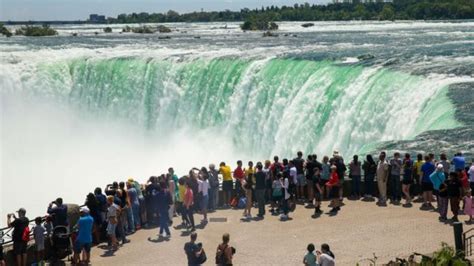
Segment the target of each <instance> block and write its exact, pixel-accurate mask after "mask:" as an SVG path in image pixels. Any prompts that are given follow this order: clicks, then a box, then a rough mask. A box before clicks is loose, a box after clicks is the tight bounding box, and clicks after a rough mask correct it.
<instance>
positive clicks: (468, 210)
mask: <svg viewBox="0 0 474 266" xmlns="http://www.w3.org/2000/svg"><path fill="white" fill-rule="evenodd" d="M464 214H465V215H469V220H467V221H466V223H469V224H470V223H472V215H473V214H474V204H472V191H471V190H468V191H467V192H466V196H465V197H464Z"/></svg>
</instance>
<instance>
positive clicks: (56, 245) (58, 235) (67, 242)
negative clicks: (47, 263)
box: [51, 225, 72, 261]
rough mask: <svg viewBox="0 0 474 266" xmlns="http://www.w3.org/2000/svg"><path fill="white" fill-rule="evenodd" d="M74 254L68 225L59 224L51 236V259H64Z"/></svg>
mask: <svg viewBox="0 0 474 266" xmlns="http://www.w3.org/2000/svg"><path fill="white" fill-rule="evenodd" d="M71 254H72V247H71V234H70V233H69V228H68V227H67V226H62V225H58V226H56V227H54V229H53V236H52V238H51V261H58V260H62V259H64V258H66V257H68V258H69V256H70V255H71Z"/></svg>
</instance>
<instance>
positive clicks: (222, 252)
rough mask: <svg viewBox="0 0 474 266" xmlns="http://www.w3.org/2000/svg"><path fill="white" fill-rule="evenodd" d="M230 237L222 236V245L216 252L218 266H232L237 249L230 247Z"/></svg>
mask: <svg viewBox="0 0 474 266" xmlns="http://www.w3.org/2000/svg"><path fill="white" fill-rule="evenodd" d="M229 241H230V236H229V234H227V233H225V234H224V235H223V236H222V244H219V245H218V246H217V251H216V265H218V266H232V258H233V256H234V253H235V249H234V248H233V247H232V246H230V245H229Z"/></svg>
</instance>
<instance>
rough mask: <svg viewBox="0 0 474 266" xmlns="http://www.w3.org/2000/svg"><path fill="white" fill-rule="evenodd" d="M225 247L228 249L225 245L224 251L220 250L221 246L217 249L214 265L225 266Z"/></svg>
mask: <svg viewBox="0 0 474 266" xmlns="http://www.w3.org/2000/svg"><path fill="white" fill-rule="evenodd" d="M227 247H228V246H227V245H225V246H224V249H221V245H219V246H218V247H217V251H216V264H217V265H226V263H227V261H226V259H225V249H226V248H227Z"/></svg>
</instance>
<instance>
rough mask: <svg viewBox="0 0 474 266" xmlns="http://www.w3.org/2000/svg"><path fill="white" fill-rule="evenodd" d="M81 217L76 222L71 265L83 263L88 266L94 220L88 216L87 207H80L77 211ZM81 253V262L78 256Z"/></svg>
mask: <svg viewBox="0 0 474 266" xmlns="http://www.w3.org/2000/svg"><path fill="white" fill-rule="evenodd" d="M79 213H80V215H81V217H80V218H79V221H78V222H77V225H76V226H77V230H78V231H77V238H76V241H75V243H74V259H73V263H74V264H75V263H80V262H82V263H84V264H86V265H89V263H90V257H91V247H92V229H93V225H94V218H92V216H90V215H89V213H90V210H89V208H88V207H87V206H84V207H81V208H80V210H79ZM81 252H82V260H80V259H79V255H80V254H81Z"/></svg>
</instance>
